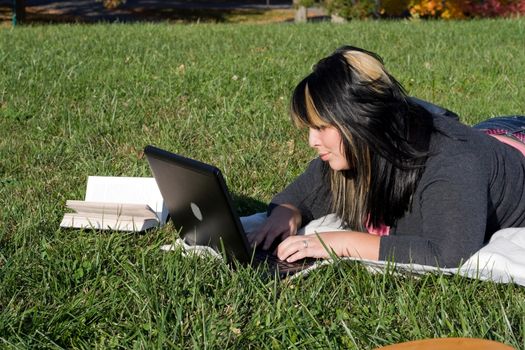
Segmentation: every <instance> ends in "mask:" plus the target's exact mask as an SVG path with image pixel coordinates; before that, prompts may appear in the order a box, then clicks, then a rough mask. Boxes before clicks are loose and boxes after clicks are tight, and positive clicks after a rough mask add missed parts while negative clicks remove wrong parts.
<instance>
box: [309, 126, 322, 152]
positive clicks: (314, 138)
mask: <svg viewBox="0 0 525 350" xmlns="http://www.w3.org/2000/svg"><path fill="white" fill-rule="evenodd" d="M308 144H309V145H310V147H316V146H319V130H315V129H314V128H310V129H309V130H308Z"/></svg>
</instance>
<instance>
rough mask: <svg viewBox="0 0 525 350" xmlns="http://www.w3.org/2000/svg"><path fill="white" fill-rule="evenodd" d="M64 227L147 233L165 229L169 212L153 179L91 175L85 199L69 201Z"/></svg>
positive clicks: (63, 220) (67, 202) (62, 224)
mask: <svg viewBox="0 0 525 350" xmlns="http://www.w3.org/2000/svg"><path fill="white" fill-rule="evenodd" d="M66 206H67V207H68V208H69V209H71V210H72V211H73V212H72V213H66V214H65V215H64V218H63V219H62V222H61V223H60V226H61V227H72V228H88V229H97V230H115V231H144V230H147V229H149V228H152V227H156V226H162V225H164V224H165V223H166V221H167V218H168V210H167V209H166V207H165V206H164V200H163V199H162V195H161V194H160V191H159V188H158V187H157V183H156V182H155V179H154V178H152V177H151V178H150V177H114V176H89V177H88V182H87V188H86V197H85V200H83V201H81V200H68V201H66Z"/></svg>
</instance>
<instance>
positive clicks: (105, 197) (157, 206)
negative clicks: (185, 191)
mask: <svg viewBox="0 0 525 350" xmlns="http://www.w3.org/2000/svg"><path fill="white" fill-rule="evenodd" d="M85 200H86V202H105V203H129V204H147V205H148V206H149V207H150V208H151V209H153V211H154V212H155V213H156V214H157V216H158V218H159V219H160V222H161V224H163V223H165V222H166V219H167V217H168V210H167V209H166V208H165V206H164V200H163V198H162V195H161V193H160V190H159V188H158V186H157V182H156V181H155V178H153V177H121V176H89V177H88V181H87V189H86V199H85Z"/></svg>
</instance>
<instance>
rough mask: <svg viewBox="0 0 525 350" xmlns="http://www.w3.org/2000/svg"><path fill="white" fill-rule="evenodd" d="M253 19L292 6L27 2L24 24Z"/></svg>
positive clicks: (1, 11)
mask: <svg viewBox="0 0 525 350" xmlns="http://www.w3.org/2000/svg"><path fill="white" fill-rule="evenodd" d="M93 1H94V0H93ZM12 16H13V10H12V6H9V5H7V4H3V3H0V22H4V23H9V22H11V20H12ZM248 19H254V20H255V21H256V22H287V21H289V20H290V19H293V10H291V9H277V10H275V9H264V8H190V7H187V8H169V7H165V8H152V7H149V8H147V7H128V8H117V9H113V10H109V9H104V8H103V7H101V8H94V9H88V8H78V7H77V8H74V7H72V6H69V7H68V6H61V7H56V8H50V7H43V6H28V7H27V8H26V12H25V15H24V18H23V20H19V23H22V22H23V23H24V24H58V23H100V22H120V23H128V22H173V23H195V22H205V23H238V22H245V21H247V20H248Z"/></svg>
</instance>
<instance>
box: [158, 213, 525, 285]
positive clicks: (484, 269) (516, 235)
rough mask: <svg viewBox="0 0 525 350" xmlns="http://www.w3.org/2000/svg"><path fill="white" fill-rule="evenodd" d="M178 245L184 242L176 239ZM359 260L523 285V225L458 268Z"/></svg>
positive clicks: (247, 222)
mask: <svg viewBox="0 0 525 350" xmlns="http://www.w3.org/2000/svg"><path fill="white" fill-rule="evenodd" d="M265 219H266V214H265V213H258V214H254V215H251V216H246V217H243V218H241V222H242V224H243V226H244V230H245V231H246V232H247V234H250V232H253V231H255V230H256V228H257V227H258V226H259V225H261V224H262V223H263V222H264V220H265ZM339 227H340V221H339V219H338V218H337V216H335V215H333V214H330V215H327V216H325V217H323V218H320V219H317V220H314V221H312V222H310V223H309V224H308V225H307V226H305V227H303V228H302V229H301V230H300V231H299V232H298V234H305V235H309V234H315V233H321V232H327V231H337V230H341V229H340V228H339ZM176 244H177V245H180V244H182V245H184V244H183V243H182V242H180V241H179V242H176ZM184 246H185V247H184V248H185V249H187V250H192V251H196V252H209V253H211V254H212V255H214V256H218V255H217V254H216V253H215V252H214V251H213V250H211V249H209V248H208V247H188V246H186V245H184ZM161 249H163V250H171V249H173V246H172V245H167V246H162V247H161ZM347 259H350V260H358V261H360V262H362V263H363V264H365V265H366V266H367V267H368V268H369V269H371V270H372V271H382V270H383V269H384V268H385V267H386V266H389V267H394V268H396V269H397V270H399V271H407V272H412V273H414V272H415V273H426V272H441V273H445V274H460V275H462V276H465V277H469V278H479V279H482V280H490V281H494V282H498V283H509V282H514V283H516V284H519V285H522V286H525V228H507V229H504V230H500V231H498V232H496V233H494V235H493V236H492V238H491V239H490V242H489V243H488V244H487V245H485V246H484V247H483V248H481V249H480V250H479V251H478V252H476V253H475V254H474V255H473V256H471V257H470V258H469V259H468V260H467V261H466V262H465V263H463V264H462V265H461V266H460V267H458V268H446V269H444V268H437V267H435V266H426V265H417V264H400V263H392V262H387V261H372V260H365V259H358V258H347ZM328 263H330V261H329V260H326V261H323V262H320V263H318V264H316V265H314V266H312V267H310V268H309V269H307V270H305V272H306V273H307V272H308V271H310V270H311V269H314V268H316V267H318V266H320V265H324V264H328Z"/></svg>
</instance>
